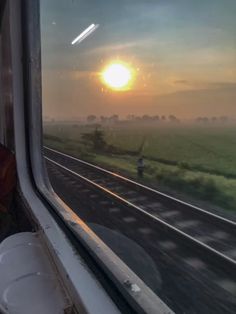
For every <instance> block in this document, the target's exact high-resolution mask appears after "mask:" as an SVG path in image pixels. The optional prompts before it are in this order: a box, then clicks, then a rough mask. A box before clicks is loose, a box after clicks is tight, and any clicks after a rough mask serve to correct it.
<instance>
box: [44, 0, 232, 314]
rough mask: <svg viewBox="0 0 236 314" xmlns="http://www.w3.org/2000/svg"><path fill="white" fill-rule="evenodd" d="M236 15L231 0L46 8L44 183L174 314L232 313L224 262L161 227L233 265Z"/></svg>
mask: <svg viewBox="0 0 236 314" xmlns="http://www.w3.org/2000/svg"><path fill="white" fill-rule="evenodd" d="M235 13H236V2H235V1H234V0H225V1H221V0H214V1H213V0H204V1H203V0H199V1H195V0H178V1H176V0H135V1H134V0H120V1H115V0H110V1H107V0H99V1H91V0H57V1H56V0H50V1H48V0H41V43H42V84H43V120H44V145H45V146H46V148H45V156H46V157H47V166H48V173H49V176H50V179H51V182H52V185H53V187H54V189H55V191H56V192H57V193H58V194H59V196H60V197H61V198H62V199H63V200H64V201H65V202H66V203H68V204H69V205H70V206H71V208H72V209H73V210H74V211H75V212H76V213H78V215H79V216H80V217H81V218H82V219H83V220H85V221H86V222H87V223H88V225H89V226H90V227H91V228H92V229H93V230H94V231H95V232H96V233H97V234H98V235H99V236H100V237H101V238H102V240H104V242H105V243H106V244H107V245H108V246H109V247H111V248H112V249H113V250H114V252H115V253H116V254H117V255H118V256H120V257H121V258H122V259H123V260H124V261H125V262H126V263H127V264H128V265H129V266H130V268H131V269H133V270H134V271H135V272H136V273H137V274H138V275H139V276H140V277H141V278H142V279H143V280H144V281H145V282H146V283H147V285H148V286H149V287H151V289H152V290H153V291H154V292H156V293H157V294H158V295H159V296H160V297H161V298H162V299H163V301H165V302H166V303H167V304H168V305H169V306H170V307H171V308H172V309H173V310H174V311H176V312H177V313H233V312H234V310H235V306H236V283H235V278H232V277H229V275H227V274H226V272H227V271H226V269H225V267H226V266H225V265H223V264H224V263H221V264H220V265H221V266H219V267H218V266H215V265H214V264H213V262H209V259H207V254H206V255H205V258H204V257H202V256H203V255H204V254H202V251H201V253H197V252H198V251H197V249H195V246H196V243H194V244H193V245H192V246H191V248H190V249H189V247H188V246H186V247H185V246H183V247H182V246H181V245H182V244H181V243H182V242H183V241H182V242H181V241H180V240H176V239H178V236H177V235H176V234H175V233H174V231H173V230H172V229H171V228H170V229H168V228H169V227H168V228H167V229H165V230H162V228H161V224H162V223H161V222H160V221H162V222H165V223H167V224H168V225H170V226H172V227H173V228H176V229H178V230H179V231H180V232H182V233H184V234H185V235H187V236H190V237H193V238H194V239H195V240H196V241H199V242H201V243H202V244H204V245H207V246H209V247H210V248H211V249H213V250H216V251H217V252H219V253H220V254H223V255H224V256H225V257H228V258H229V259H231V260H235V259H236V252H235V244H236V239H235V237H234V236H233V232H231V230H232V229H233V227H234V225H233V223H234V222H235V210H236V193H235V192H236V158H235V157H236V139H235V131H236V125H235V122H236V107H235V100H236V19H235ZM48 148H50V149H48ZM52 149H53V150H52ZM58 152H61V153H64V154H67V155H69V156H74V157H76V158H78V159H79V160H82V161H86V162H89V163H91V164H93V165H96V166H100V167H102V168H104V169H107V170H109V171H111V172H112V173H118V174H120V175H121V176H124V177H125V178H129V179H131V180H134V181H135V182H138V183H139V184H142V185H145V186H148V187H151V188H152V189H154V190H156V191H158V192H161V193H164V194H167V195H168V196H171V197H172V198H168V197H167V196H166V195H163V194H155V193H154V192H153V191H151V190H145V188H143V187H141V186H139V187H137V185H135V184H133V183H131V182H127V181H124V180H119V179H118V178H117V177H114V176H112V174H109V173H103V172H101V171H100V170H99V169H96V168H93V167H90V166H88V165H86V164H84V163H81V162H80V161H76V160H75V159H71V158H70V157H68V156H65V155H62V154H60V153H58ZM55 162H56V163H57V164H56V163H55ZM60 165H61V166H62V167H61V166H60ZM67 169H69V170H70V172H69V171H68V170H67ZM72 172H73V173H72ZM75 173H77V174H79V175H80V177H78V176H76V175H75ZM85 179H87V180H85ZM88 180H89V181H88ZM91 181H92V182H93V185H91V184H92V183H91ZM132 184H133V185H132ZM102 189H103V190H102ZM104 189H106V191H104ZM109 193H110V194H109ZM111 193H113V195H111ZM114 194H115V196H114ZM154 194H155V195H154ZM121 198H122V200H121ZM173 198H177V199H179V200H181V201H183V202H186V203H189V204H191V205H193V206H195V207H200V208H201V209H203V210H204V211H207V212H210V213H213V214H216V215H217V216H219V218H218V217H217V219H218V220H217V219H216V220H217V222H216V220H214V219H213V218H212V216H207V215H205V216H204V214H203V213H202V212H201V213H200V211H199V209H197V208H193V207H191V206H189V205H188V204H183V203H181V202H178V201H176V200H174V199H173ZM145 213H147V214H145ZM220 217H224V218H225V219H226V220H227V223H228V225H225V224H224V223H223V222H222V220H221V219H220ZM228 221H231V222H232V224H231V225H230V224H229V222H228ZM187 242H188V241H187ZM187 242H186V243H187ZM217 265H218V264H217Z"/></svg>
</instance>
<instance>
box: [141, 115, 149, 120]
mask: <svg viewBox="0 0 236 314" xmlns="http://www.w3.org/2000/svg"><path fill="white" fill-rule="evenodd" d="M142 120H143V121H150V120H151V117H150V116H148V115H147V114H144V115H143V116H142Z"/></svg>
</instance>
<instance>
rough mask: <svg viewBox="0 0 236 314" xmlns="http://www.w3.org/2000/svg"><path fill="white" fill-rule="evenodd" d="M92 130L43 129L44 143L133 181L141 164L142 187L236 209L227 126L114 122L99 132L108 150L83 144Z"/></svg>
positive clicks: (235, 158) (235, 161)
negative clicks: (141, 159) (141, 162)
mask: <svg viewBox="0 0 236 314" xmlns="http://www.w3.org/2000/svg"><path fill="white" fill-rule="evenodd" d="M94 130H95V126H93V125H92V126H91V125H90V126H89V125H76V124H62V123H61V124H56V123H54V124H52V123H51V124H45V126H44V141H45V144H46V145H48V146H51V147H55V148H57V149H59V150H62V151H65V152H67V153H69V154H73V155H76V156H78V157H80V158H83V159H87V160H90V161H92V162H94V163H97V164H102V165H103V166H104V165H105V166H107V167H108V168H111V169H116V170H119V171H121V172H124V173H125V174H127V175H129V176H131V177H135V176H136V161H137V158H138V156H140V155H142V156H143V157H144V161H145V178H144V181H145V183H147V184H148V183H150V184H152V185H155V184H158V185H161V186H164V187H167V188H169V189H171V190H174V191H179V192H181V193H183V194H184V195H186V196H187V197H189V196H193V197H195V198H196V199H197V200H200V201H207V202H209V203H210V204H211V205H216V206H219V207H221V208H223V209H226V210H235V209H236V193H235V192H236V138H235V131H236V127H235V126H232V125H231V126H230V125H218V126H214V125H208V126H206V125H205V126H203V125H181V124H179V125H162V126H158V125H144V124H140V125H138V126H137V124H136V125H132V124H131V123H117V124H114V125H110V126H104V127H102V128H101V130H102V132H103V134H104V141H105V143H106V148H104V149H101V150H99V151H98V150H97V151H96V150H95V149H94V148H93V147H91V146H88V145H86V144H85V143H84V141H83V135H82V134H84V133H86V134H92V133H93V132H94Z"/></svg>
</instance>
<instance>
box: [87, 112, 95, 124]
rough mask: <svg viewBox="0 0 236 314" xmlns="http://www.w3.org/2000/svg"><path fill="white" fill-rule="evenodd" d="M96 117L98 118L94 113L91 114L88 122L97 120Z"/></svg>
mask: <svg viewBox="0 0 236 314" xmlns="http://www.w3.org/2000/svg"><path fill="white" fill-rule="evenodd" d="M96 119H97V117H96V116H95V115H94V114H90V115H89V116H87V122H88V123H92V122H95V121H96Z"/></svg>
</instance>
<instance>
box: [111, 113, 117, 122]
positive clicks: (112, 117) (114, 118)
mask: <svg viewBox="0 0 236 314" xmlns="http://www.w3.org/2000/svg"><path fill="white" fill-rule="evenodd" d="M109 120H110V121H111V122H118V121H119V116H118V115H117V114H113V116H111V117H110V118H109Z"/></svg>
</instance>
